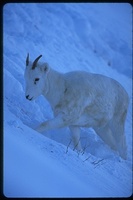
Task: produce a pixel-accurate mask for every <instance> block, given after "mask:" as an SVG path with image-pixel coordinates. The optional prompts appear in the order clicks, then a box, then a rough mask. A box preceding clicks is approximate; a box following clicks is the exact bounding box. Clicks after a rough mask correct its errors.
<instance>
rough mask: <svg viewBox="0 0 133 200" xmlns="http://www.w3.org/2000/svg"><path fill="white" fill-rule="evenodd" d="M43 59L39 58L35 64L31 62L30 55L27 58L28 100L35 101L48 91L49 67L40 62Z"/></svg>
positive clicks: (25, 75)
mask: <svg viewBox="0 0 133 200" xmlns="http://www.w3.org/2000/svg"><path fill="white" fill-rule="evenodd" d="M41 57H42V55H40V56H38V57H37V58H36V59H35V60H34V62H33V63H32V62H30V61H29V54H28V55H27V58H26V69H25V74H24V77H25V82H26V91H25V96H26V98H27V99H28V100H34V99H35V98H36V97H38V96H40V95H41V94H42V93H43V92H44V90H46V86H47V83H46V82H47V81H46V79H47V74H48V71H49V66H48V64H47V63H39V62H38V61H39V59H40V58H41Z"/></svg>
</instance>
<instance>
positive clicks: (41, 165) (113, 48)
mask: <svg viewBox="0 0 133 200" xmlns="http://www.w3.org/2000/svg"><path fill="white" fill-rule="evenodd" d="M3 33H4V34H3V45H4V55H3V56H4V66H3V67H4V176H3V179H4V183H3V186H4V187H3V189H4V191H3V192H4V195H5V196H7V197H127V196H130V195H131V193H132V169H131V165H132V159H131V154H132V107H131V105H132V104H131V103H132V100H131V97H132V92H131V84H132V82H131V72H132V66H131V64H132V7H131V5H130V4H127V3H125V4H123V3H111V4H109V3H104V4H102V3H88V4H87V3H85V4H84V3H80V4H78V3H76V4H75V3H69V4H67V3H58V4H54V3H44V4H42V3H38V4H34V3H23V4H20V3H10V4H5V6H4V8H3ZM27 52H29V53H30V58H31V60H33V59H35V57H37V56H38V55H40V54H42V55H43V57H42V61H47V62H48V63H49V64H50V65H51V67H53V68H55V69H56V70H59V71H61V72H68V71H72V70H81V69H82V70H85V71H90V72H93V73H100V74H104V75H107V76H110V77H112V78H114V79H116V80H117V81H119V82H120V83H121V84H122V85H123V87H124V88H125V89H126V90H127V92H128V94H129V97H130V100H131V101H130V105H129V111H128V116H127V120H126V127H125V129H126V130H125V132H126V138H127V147H128V159H127V161H124V160H122V159H120V158H119V156H118V155H117V154H116V153H115V152H113V151H112V150H110V149H109V147H107V146H106V145H105V144H104V143H103V142H102V141H101V140H100V138H99V137H98V136H97V135H96V134H95V132H94V131H93V130H92V129H82V133H81V139H82V141H81V142H82V144H83V145H84V147H86V149H85V153H84V154H83V155H82V154H80V155H78V154H77V153H76V152H75V151H73V150H72V148H73V147H72V144H70V146H69V147H68V144H69V142H70V135H69V130H68V128H63V129H60V130H54V131H49V132H46V133H45V136H47V137H44V136H43V135H40V134H38V133H37V132H35V131H33V129H32V128H31V127H35V126H37V124H38V123H41V122H42V121H44V120H47V119H50V118H51V117H52V116H53V115H52V111H51V108H50V106H49V104H48V102H47V101H46V100H45V99H44V98H43V97H42V96H40V97H38V98H37V99H36V100H35V101H34V102H29V101H27V100H26V99H25V93H24V89H25V85H24V84H25V83H24V77H23V74H24V69H25V58H26V55H27ZM66 152H67V153H66ZM102 159H103V160H102ZM100 160H101V161H100ZM99 161H100V162H99ZM96 162H97V164H95V163H96Z"/></svg>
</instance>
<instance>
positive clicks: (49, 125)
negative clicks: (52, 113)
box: [35, 116, 65, 133]
mask: <svg viewBox="0 0 133 200" xmlns="http://www.w3.org/2000/svg"><path fill="white" fill-rule="evenodd" d="M64 126H65V123H64V121H63V119H62V117H61V116H57V117H55V118H54V119H51V120H48V121H45V122H43V123H41V124H40V125H39V126H38V127H37V128H36V129H35V130H36V131H38V132H40V133H42V132H43V131H48V130H52V129H56V128H62V127H64Z"/></svg>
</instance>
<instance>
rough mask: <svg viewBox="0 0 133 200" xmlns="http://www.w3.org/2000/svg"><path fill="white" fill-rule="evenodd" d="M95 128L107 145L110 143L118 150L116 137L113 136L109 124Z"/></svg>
mask: <svg viewBox="0 0 133 200" xmlns="http://www.w3.org/2000/svg"><path fill="white" fill-rule="evenodd" d="M94 130H95V131H96V133H97V134H98V135H99V136H100V137H101V139H102V140H103V141H104V142H105V143H106V144H107V145H109V146H110V147H111V148H112V149H113V150H115V151H116V150H117V147H116V141H115V138H114V137H113V134H112V131H111V129H110V127H109V125H108V124H106V126H104V127H102V128H94Z"/></svg>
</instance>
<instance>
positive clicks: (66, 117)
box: [25, 54, 129, 159]
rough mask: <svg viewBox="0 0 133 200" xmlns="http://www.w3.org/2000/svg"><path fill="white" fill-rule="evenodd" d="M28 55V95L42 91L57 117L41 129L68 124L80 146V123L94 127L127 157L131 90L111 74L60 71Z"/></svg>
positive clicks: (29, 96) (30, 98)
mask: <svg viewBox="0 0 133 200" xmlns="http://www.w3.org/2000/svg"><path fill="white" fill-rule="evenodd" d="M41 57H42V55H40V56H39V57H37V58H36V59H35V61H34V62H33V63H31V62H30V61H29V54H28V56H27V59H26V69H25V80H26V92H25V95H26V98H27V99H28V100H34V99H35V98H37V97H38V96H39V95H43V96H44V97H45V98H46V99H47V100H48V101H49V103H50V105H51V107H52V110H53V112H54V118H53V119H51V120H48V121H45V122H43V123H41V124H40V125H39V127H37V128H36V130H37V131H38V132H43V131H46V130H51V129H56V128H61V127H65V126H68V127H69V128H70V131H71V133H72V138H73V142H74V145H75V146H76V147H77V150H81V148H82V147H81V143H80V127H92V128H93V129H94V130H95V132H96V133H97V134H98V135H99V136H100V137H101V138H102V140H103V141H104V142H105V143H106V144H108V145H109V146H110V147H111V148H112V149H114V150H116V151H118V152H119V154H120V156H121V157H122V158H124V159H126V138H125V134H124V124H125V119H126V114H127V109H128V102H129V98H128V94H127V92H126V91H125V89H124V88H123V87H122V86H121V85H120V84H119V83H118V82H117V81H116V80H113V79H112V78H109V77H106V76H103V75H100V74H92V73H88V72H85V71H73V72H69V73H65V74H63V73H59V72H57V71H55V70H53V69H52V68H51V67H49V65H48V64H47V63H38V60H39V59H40V58H41Z"/></svg>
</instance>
